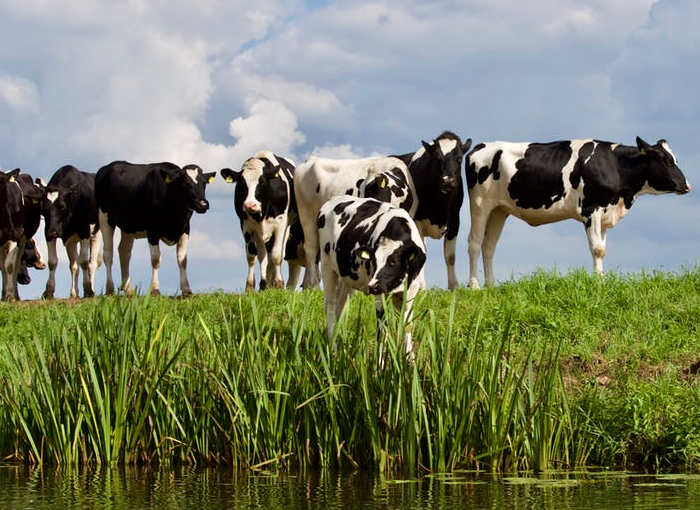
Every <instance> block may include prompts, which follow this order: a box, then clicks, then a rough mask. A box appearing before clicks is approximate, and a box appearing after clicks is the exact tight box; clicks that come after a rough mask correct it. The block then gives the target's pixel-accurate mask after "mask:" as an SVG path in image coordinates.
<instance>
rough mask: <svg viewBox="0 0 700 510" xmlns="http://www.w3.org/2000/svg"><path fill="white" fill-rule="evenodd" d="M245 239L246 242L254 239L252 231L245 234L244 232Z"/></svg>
mask: <svg viewBox="0 0 700 510" xmlns="http://www.w3.org/2000/svg"><path fill="white" fill-rule="evenodd" d="M243 239H244V240H245V242H246V243H249V242H250V241H251V240H252V239H253V236H252V235H251V233H250V232H246V233H245V234H243Z"/></svg>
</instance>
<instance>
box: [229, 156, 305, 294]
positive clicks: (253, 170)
mask: <svg viewBox="0 0 700 510" xmlns="http://www.w3.org/2000/svg"><path fill="white" fill-rule="evenodd" d="M294 168H295V165H294V162H293V161H292V160H290V159H286V158H283V157H281V156H277V155H275V154H273V153H272V152H270V151H268V150H264V151H260V152H258V153H257V154H256V155H255V156H253V157H252V158H249V159H247V160H246V161H245V162H244V163H243V165H242V166H241V170H240V171H239V172H236V171H234V170H231V169H230V168H224V169H222V170H221V171H220V174H221V176H222V177H223V178H224V180H225V181H226V182H229V183H234V184H235V185H236V190H235V192H234V198H233V205H234V209H235V211H236V215H237V216H238V219H239V220H240V224H241V231H242V232H243V239H244V242H245V250H246V258H247V259H248V275H247V278H246V290H254V289H255V259H256V257H257V258H258V260H259V262H260V290H262V289H264V288H265V287H267V282H268V280H269V281H270V282H271V284H272V285H273V286H275V287H282V286H283V281H282V261H283V260H284V259H285V248H286V243H287V240H288V233H289V228H290V227H291V225H292V224H293V223H296V222H298V218H297V204H296V199H295V196H294V186H293V184H292V182H293V181H292V179H293V177H294ZM268 253H269V254H270V255H271V259H272V260H269V259H268ZM299 271H300V266H299V265H290V268H289V272H290V274H289V279H288V282H287V286H288V287H289V288H295V287H296V285H297V282H298V279H299Z"/></svg>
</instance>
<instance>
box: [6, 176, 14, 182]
mask: <svg viewBox="0 0 700 510" xmlns="http://www.w3.org/2000/svg"><path fill="white" fill-rule="evenodd" d="M7 182H15V178H14V177H10V178H9V179H7Z"/></svg>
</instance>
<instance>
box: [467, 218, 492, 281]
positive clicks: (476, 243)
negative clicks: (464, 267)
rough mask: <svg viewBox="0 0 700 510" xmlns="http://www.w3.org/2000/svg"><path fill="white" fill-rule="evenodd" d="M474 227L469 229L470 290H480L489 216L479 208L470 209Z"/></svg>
mask: <svg viewBox="0 0 700 510" xmlns="http://www.w3.org/2000/svg"><path fill="white" fill-rule="evenodd" d="M470 213H471V220H472V226H471V228H470V229H469V238H468V248H467V249H468V251H469V288H470V289H478V288H479V279H478V277H477V274H478V267H477V266H478V263H479V255H480V254H481V245H482V244H483V242H484V234H485V232H486V221H487V219H488V216H489V215H490V213H489V214H485V213H484V211H480V210H479V209H478V208H476V207H474V206H471V207H470Z"/></svg>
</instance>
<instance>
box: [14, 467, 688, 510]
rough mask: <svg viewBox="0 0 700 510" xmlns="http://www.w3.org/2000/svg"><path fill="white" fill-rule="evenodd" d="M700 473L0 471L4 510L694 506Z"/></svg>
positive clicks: (579, 509)
mask: <svg viewBox="0 0 700 510" xmlns="http://www.w3.org/2000/svg"><path fill="white" fill-rule="evenodd" d="M699 497H700V476H697V475H681V474H678V475H639V474H632V473H626V472H609V471H578V472H557V473H545V474H542V475H538V476H534V475H530V476H525V475H523V476H491V475H489V474H487V473H477V472H461V473H451V474H443V475H431V476H422V477H420V478H412V477H399V478H386V477H382V476H373V475H368V474H360V473H343V474H335V475H330V474H318V473H312V474H303V475H301V474H297V475H290V474H284V475H264V474H253V473H234V472H231V471H226V470H222V469H185V468H182V469H161V470H157V471H154V470H145V469H122V470H118V469H112V470H97V471H91V470H83V471H72V470H68V471H65V470H58V471H57V470H43V471H42V470H30V469H28V468H26V467H18V466H6V465H5V466H3V465H0V508H2V509H13V510H14V509H52V510H54V509H56V510H58V509H60V510H66V509H78V510H81V509H85V510H87V509H100V508H110V509H160V508H168V509H187V510H207V509H224V508H226V509H228V508H236V509H238V508H265V509H285V510H286V509H305V510H312V509H319V510H336V509H338V510H351V509H355V508H363V509H404V508H405V509H414V508H415V509H419V508H484V509H499V510H501V509H517V510H521V509H551V510H563V509H577V510H584V509H600V508H606V509H626V510H627V509H634V510H643V509H663V508H674V509H691V508H692V509H694V508H697V501H698V498H699Z"/></svg>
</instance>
